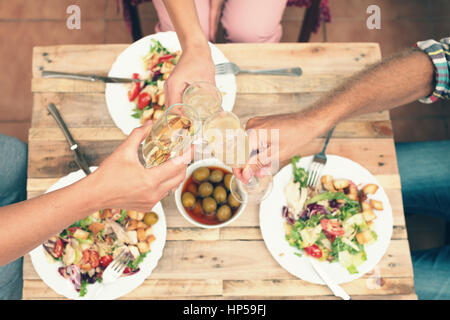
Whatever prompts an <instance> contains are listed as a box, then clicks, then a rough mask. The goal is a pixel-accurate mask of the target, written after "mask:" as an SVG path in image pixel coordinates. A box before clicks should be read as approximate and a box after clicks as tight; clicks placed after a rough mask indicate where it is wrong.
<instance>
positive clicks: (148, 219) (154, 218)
mask: <svg viewBox="0 0 450 320" xmlns="http://www.w3.org/2000/svg"><path fill="white" fill-rule="evenodd" d="M157 222H158V214H157V213H156V212H153V211H150V212H147V213H146V214H145V216H144V223H145V224H146V225H148V226H152V225H154V224H155V223H157Z"/></svg>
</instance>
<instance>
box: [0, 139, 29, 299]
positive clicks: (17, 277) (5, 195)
mask: <svg viewBox="0 0 450 320" xmlns="http://www.w3.org/2000/svg"><path fill="white" fill-rule="evenodd" d="M26 182H27V146H26V144H24V143H23V142H20V141H19V140H17V139H16V138H12V137H8V136H5V135H1V134H0V207H2V206H6V205H8V204H12V203H15V202H19V201H23V200H25V199H26ZM22 287H23V279H22V258H20V259H17V260H16V261H13V262H11V263H9V264H7V265H6V266H2V267H0V300H11V299H21V298H22Z"/></svg>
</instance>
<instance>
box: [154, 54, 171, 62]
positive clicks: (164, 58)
mask: <svg viewBox="0 0 450 320" xmlns="http://www.w3.org/2000/svg"><path fill="white" fill-rule="evenodd" d="M173 58H175V57H174V56H173V55H171V54H166V55H163V56H162V57H161V58H159V59H158V63H157V64H160V63H161V62H164V61H167V60H170V59H173Z"/></svg>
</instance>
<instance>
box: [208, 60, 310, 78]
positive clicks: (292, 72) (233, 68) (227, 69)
mask: <svg viewBox="0 0 450 320" xmlns="http://www.w3.org/2000/svg"><path fill="white" fill-rule="evenodd" d="M215 67H216V74H229V73H232V74H234V75H237V74H238V73H251V74H267V75H278V76H297V77H298V76H301V75H302V69H301V68H299V67H296V68H284V69H271V70H242V69H241V68H239V67H238V65H237V64H235V63H232V62H226V63H220V64H216V66H215Z"/></svg>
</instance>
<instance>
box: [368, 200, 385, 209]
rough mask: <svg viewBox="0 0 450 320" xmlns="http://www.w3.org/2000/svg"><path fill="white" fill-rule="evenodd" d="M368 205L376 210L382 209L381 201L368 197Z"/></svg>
mask: <svg viewBox="0 0 450 320" xmlns="http://www.w3.org/2000/svg"><path fill="white" fill-rule="evenodd" d="M370 205H371V206H372V208H374V209H376V210H383V202H381V201H378V200H373V199H370Z"/></svg>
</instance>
